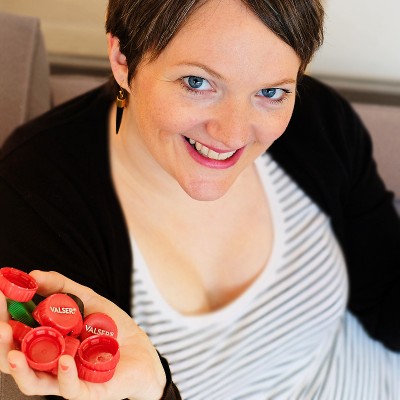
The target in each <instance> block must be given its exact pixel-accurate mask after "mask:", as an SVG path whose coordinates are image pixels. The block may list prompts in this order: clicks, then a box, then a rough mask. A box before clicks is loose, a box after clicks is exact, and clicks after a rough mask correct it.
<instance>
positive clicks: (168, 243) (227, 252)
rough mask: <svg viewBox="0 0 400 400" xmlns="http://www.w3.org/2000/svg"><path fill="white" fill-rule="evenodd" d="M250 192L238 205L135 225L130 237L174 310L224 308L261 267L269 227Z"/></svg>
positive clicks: (262, 203) (261, 204)
mask: <svg viewBox="0 0 400 400" xmlns="http://www.w3.org/2000/svg"><path fill="white" fill-rule="evenodd" d="M254 196H256V197H254V198H253V199H252V200H251V201H249V202H243V203H242V207H238V209H231V210H230V209H224V208H221V209H219V210H218V209H217V210H213V212H210V213H203V214H202V215H201V216H189V217H188V218H187V219H184V218H177V219H176V218H166V217H165V216H164V217H162V216H159V218H157V219H156V221H157V222H156V224H152V223H147V224H145V225H142V224H135V229H134V232H133V237H134V239H135V241H136V242H137V244H138V246H139V247H140V251H141V253H142V254H143V257H144V259H145V261H146V264H147V266H148V269H149V272H150V274H151V276H152V279H153V280H154V282H155V283H156V285H157V288H158V290H159V291H160V293H161V294H162V296H163V297H164V298H165V299H166V301H167V302H168V303H169V304H170V305H171V306H172V307H173V308H174V309H176V310H177V311H178V312H181V313H183V314H187V315H194V314H201V313H205V312H210V311H213V310H216V309H218V308H220V307H223V306H224V305H226V304H228V303H229V302H231V301H233V300H234V299H235V298H237V297H238V296H239V295H240V294H241V293H243V292H244V291H245V290H246V288H248V287H249V285H251V283H252V282H253V281H254V280H255V279H256V278H257V277H258V276H259V274H260V273H261V271H262V270H263V268H264V266H265V264H266V262H267V260H268V258H269V255H270V251H271V248H272V245H273V233H272V232H273V226H272V221H271V216H270V212H269V207H268V203H267V201H266V199H265V197H264V196H263V195H262V192H260V193H259V194H257V193H254ZM254 203H256V204H257V207H254ZM138 226H140V229H138ZM182 299H184V301H182Z"/></svg>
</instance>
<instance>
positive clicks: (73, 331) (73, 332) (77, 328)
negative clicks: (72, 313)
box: [69, 318, 83, 338]
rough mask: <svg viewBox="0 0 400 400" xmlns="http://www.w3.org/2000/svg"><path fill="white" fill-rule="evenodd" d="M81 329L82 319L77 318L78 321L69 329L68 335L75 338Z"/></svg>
mask: <svg viewBox="0 0 400 400" xmlns="http://www.w3.org/2000/svg"><path fill="white" fill-rule="evenodd" d="M82 328H83V320H82V318H79V321H78V322H77V324H76V325H75V326H74V327H73V328H72V329H71V332H70V333H69V334H70V335H71V336H73V337H75V338H77V337H79V335H80V334H81V333H82Z"/></svg>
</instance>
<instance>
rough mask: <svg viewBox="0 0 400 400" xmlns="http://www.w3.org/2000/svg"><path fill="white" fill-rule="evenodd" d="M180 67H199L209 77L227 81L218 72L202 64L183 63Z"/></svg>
mask: <svg viewBox="0 0 400 400" xmlns="http://www.w3.org/2000/svg"><path fill="white" fill-rule="evenodd" d="M178 65H179V66H186V67H197V68H201V69H203V70H204V71H206V72H207V73H208V74H209V75H211V76H213V77H215V78H217V79H220V80H222V81H224V80H225V78H224V77H223V76H222V75H221V74H219V73H218V72H216V71H214V70H213V69H211V68H210V67H207V65H204V64H201V63H192V62H185V61H184V62H181V63H179V64H178Z"/></svg>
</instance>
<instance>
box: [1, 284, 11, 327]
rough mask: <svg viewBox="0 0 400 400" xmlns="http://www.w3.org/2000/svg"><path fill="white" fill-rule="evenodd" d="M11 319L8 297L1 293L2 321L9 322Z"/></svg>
mask: <svg viewBox="0 0 400 400" xmlns="http://www.w3.org/2000/svg"><path fill="white" fill-rule="evenodd" d="M9 318H10V316H9V314H8V310H7V301H6V296H4V294H3V292H1V291H0V321H8V320H9Z"/></svg>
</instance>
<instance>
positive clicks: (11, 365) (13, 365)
mask: <svg viewBox="0 0 400 400" xmlns="http://www.w3.org/2000/svg"><path fill="white" fill-rule="evenodd" d="M8 364H9V365H10V368H12V369H15V368H17V364H14V363H12V362H11V361H9V362H8Z"/></svg>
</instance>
